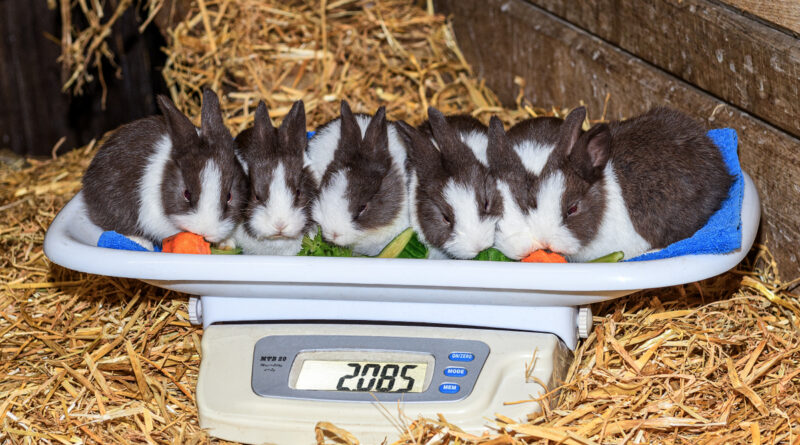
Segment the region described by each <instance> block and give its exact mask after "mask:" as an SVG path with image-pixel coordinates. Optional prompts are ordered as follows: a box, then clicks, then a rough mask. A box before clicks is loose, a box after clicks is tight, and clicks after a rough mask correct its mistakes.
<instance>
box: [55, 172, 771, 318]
mask: <svg viewBox="0 0 800 445" xmlns="http://www.w3.org/2000/svg"><path fill="white" fill-rule="evenodd" d="M744 179H745V190H744V204H743V206H742V247H741V248H740V249H739V250H736V251H734V252H730V253H728V254H724V255H686V256H681V257H675V258H669V259H663V260H655V261H639V262H630V263H571V264H530V263H502V262H487V261H465V260H436V261H434V260H414V259H381V258H323V257H295V256H251V255H187V254H155V253H151V252H130V251H121V250H114V249H105V248H100V247H97V246H96V244H97V240H98V238H99V236H100V233H101V232H102V231H101V229H100V228H99V227H97V226H95V225H94V224H92V222H91V221H89V218H88V216H87V214H86V210H85V207H84V203H83V199H82V196H81V194H80V193H79V194H78V195H77V196H76V197H75V198H73V199H72V200H71V201H70V202H69V203H68V204H67V205H66V206H65V207H64V209H62V210H61V212H60V213H59V214H58V216H57V217H56V218H55V220H54V221H53V223H52V225H51V226H50V228H49V230H48V231H47V236H46V237H45V242H44V249H45V253H46V254H47V256H48V258H50V260H51V261H53V262H55V263H57V264H60V265H62V266H64V267H68V268H70V269H74V270H78V271H81V272H89V273H94V274H102V275H109V276H115V277H126V278H136V279H140V280H143V281H147V282H149V283H152V284H154V285H157V286H161V287H165V288H168V289H172V290H176V291H180V292H186V293H189V294H193V295H214V296H220V297H239V298H252V297H257V298H289V299H324V300H338V301H353V300H361V301H395V302H426V303H459V304H483V305H487V304H488V305H509V306H578V305H586V304H591V303H594V302H598V301H602V300H606V299H609V298H616V297H621V296H623V295H627V294H630V293H632V292H635V291H636V290H639V289H645V288H657V287H665V286H674V285H677V284H682V283H690V282H693V281H697V280H702V279H705V278H709V277H712V276H715V275H718V274H721V273H723V272H725V271H727V270H729V269H731V268H733V267H734V266H736V264H738V263H739V261H741V260H742V258H744V256H745V254H747V251H748V250H749V249H750V246H751V245H752V243H753V240H754V238H755V235H756V230H757V228H758V222H759V217H760V207H759V201H758V194H757V193H756V190H755V186H754V185H753V182H752V180H751V179H750V178H749V177H748V176H747V175H746V174H745V176H744ZM409 321H413V320H409Z"/></svg>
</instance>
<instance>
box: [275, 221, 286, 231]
mask: <svg viewBox="0 0 800 445" xmlns="http://www.w3.org/2000/svg"><path fill="white" fill-rule="evenodd" d="M286 226H287V224H286V221H278V222H276V223H275V230H277V231H278V233H280V232H283V231H284V230H285V229H286Z"/></svg>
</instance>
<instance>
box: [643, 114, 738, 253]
mask: <svg viewBox="0 0 800 445" xmlns="http://www.w3.org/2000/svg"><path fill="white" fill-rule="evenodd" d="M708 137H710V138H711V140H712V141H714V143H715V144H717V146H718V147H719V149H720V151H721V152H722V159H723V160H724V161H725V165H726V166H727V167H728V172H729V173H730V174H731V175H732V176H734V177H735V179H734V181H733V185H731V189H730V191H729V192H728V197H727V198H726V199H725V201H723V202H722V206H721V207H720V209H719V210H717V212H716V213H714V214H713V215H711V218H709V220H708V223H706V225H705V226H703V227H702V228H700V230H698V231H697V232H695V234H694V235H692V236H691V237H689V238H686V239H683V240H680V241H677V242H674V243H672V244H670V245H669V246H667V247H665V248H663V249H661V250H658V251H656V252H650V253H645V254H642V255H639V256H637V257H635V258H631V259H630V260H628V261H644V260H657V259H661V258H671V257H674V256H680V255H699V254H708V253H711V254H722V253H728V252H731V251H733V250H736V249H738V248H740V247H741V246H742V199H743V197H744V177H743V176H742V168H741V166H739V157H738V156H737V155H736V147H737V138H736V130H733V129H731V128H721V129H719V130H711V131H709V132H708Z"/></svg>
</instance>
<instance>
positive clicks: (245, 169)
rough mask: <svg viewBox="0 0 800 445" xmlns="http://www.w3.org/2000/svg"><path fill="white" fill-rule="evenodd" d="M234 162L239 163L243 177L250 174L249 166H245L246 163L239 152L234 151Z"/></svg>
mask: <svg viewBox="0 0 800 445" xmlns="http://www.w3.org/2000/svg"><path fill="white" fill-rule="evenodd" d="M236 160H237V161H239V165H241V166H242V170H244V174H245V176H247V175H249V174H250V166H248V165H247V161H245V160H244V158H243V157H242V155H241V153H239V150H236Z"/></svg>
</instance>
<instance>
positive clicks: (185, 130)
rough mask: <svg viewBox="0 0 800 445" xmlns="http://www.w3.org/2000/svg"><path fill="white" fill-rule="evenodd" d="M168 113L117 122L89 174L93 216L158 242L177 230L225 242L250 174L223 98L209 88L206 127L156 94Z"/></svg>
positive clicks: (87, 197)
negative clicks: (224, 112)
mask: <svg viewBox="0 0 800 445" xmlns="http://www.w3.org/2000/svg"><path fill="white" fill-rule="evenodd" d="M158 106H159V108H160V109H161V112H162V114H163V115H162V116H152V117H147V118H144V119H140V120H137V121H134V122H131V123H129V124H126V125H123V126H122V127H120V128H119V129H117V130H116V131H115V132H114V133H113V134H112V135H111V136H110V137H109V139H108V140H107V141H106V142H105V143H104V144H103V146H102V147H100V150H99V151H98V153H97V155H96V156H95V157H94V159H92V162H91V164H90V165H89V168H88V169H87V170H86V174H85V175H84V177H83V197H84V201H85V203H86V206H87V209H88V212H89V217H90V219H91V220H92V222H94V223H95V224H97V225H98V226H100V227H101V228H103V229H104V230H114V231H117V232H119V233H121V234H123V235H126V236H129V237H132V238H134V239H135V240H136V241H138V242H140V243H142V244H143V245H144V246H145V247H148V248H150V249H152V243H154V242H155V243H159V242H160V241H161V240H162V239H163V238H166V237H168V236H171V235H174V234H175V233H177V232H181V231H188V232H193V233H196V234H199V235H202V236H203V237H205V238H206V239H207V240H208V241H210V242H220V241H223V240H224V239H226V238H227V237H228V236H230V235H231V233H232V232H233V230H234V228H235V227H236V224H237V223H238V221H239V218H240V213H241V212H240V209H241V207H242V205H243V203H244V201H245V196H244V194H245V191H246V185H245V182H244V174H243V172H242V168H241V166H240V165H239V163H238V162H237V161H236V157H235V155H234V149H233V138H232V137H231V134H230V132H229V131H228V129H227V128H226V127H225V125H224V123H223V122H222V115H221V114H220V107H219V99H218V98H217V95H216V94H215V93H214V92H213V91H211V90H208V89H207V90H205V91H204V92H203V105H202V113H201V114H202V117H201V120H202V127H201V128H197V127H195V126H194V125H193V124H192V123H191V121H189V118H187V117H186V116H185V115H184V114H183V113H181V112H180V111H178V109H177V108H175V105H174V104H173V103H172V101H170V100H169V99H168V98H167V97H166V96H158Z"/></svg>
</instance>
